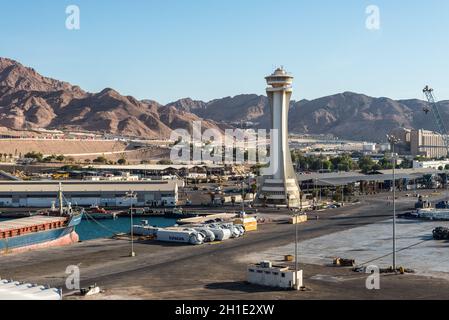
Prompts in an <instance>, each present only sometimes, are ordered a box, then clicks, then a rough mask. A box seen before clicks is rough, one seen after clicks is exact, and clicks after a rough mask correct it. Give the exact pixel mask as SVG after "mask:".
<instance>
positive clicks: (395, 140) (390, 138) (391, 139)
mask: <svg viewBox="0 0 449 320" xmlns="http://www.w3.org/2000/svg"><path fill="white" fill-rule="evenodd" d="M387 139H388V142H389V143H390V144H391V156H392V160H393V270H396V155H395V153H394V147H395V145H396V144H397V143H399V141H400V140H399V139H398V138H396V137H395V136H393V135H387Z"/></svg>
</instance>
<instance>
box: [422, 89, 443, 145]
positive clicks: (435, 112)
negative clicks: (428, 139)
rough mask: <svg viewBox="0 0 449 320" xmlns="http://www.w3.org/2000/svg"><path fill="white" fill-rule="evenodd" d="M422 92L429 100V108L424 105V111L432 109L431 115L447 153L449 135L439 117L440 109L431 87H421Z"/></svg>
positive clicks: (427, 111)
mask: <svg viewBox="0 0 449 320" xmlns="http://www.w3.org/2000/svg"><path fill="white" fill-rule="evenodd" d="M423 92H424V94H425V95H426V98H427V101H428V102H429V105H430V109H429V108H427V107H425V108H424V112H425V113H426V114H428V113H429V112H430V111H432V114H433V117H434V119H435V122H436V125H437V129H438V131H439V132H438V133H439V134H441V137H442V138H443V142H444V146H445V147H446V150H447V153H449V136H448V131H447V128H446V125H445V124H444V122H443V118H442V117H441V113H440V110H439V109H438V105H437V103H436V101H435V96H434V95H433V89H432V88H430V87H429V86H426V87H425V88H424V89H423Z"/></svg>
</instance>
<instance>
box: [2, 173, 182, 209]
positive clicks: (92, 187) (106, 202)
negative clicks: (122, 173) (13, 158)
mask: <svg viewBox="0 0 449 320" xmlns="http://www.w3.org/2000/svg"><path fill="white" fill-rule="evenodd" d="M58 190H59V182H57V181H13V182H0V207H36V208H48V207H50V206H51V205H52V203H53V202H54V201H55V199H56V195H57V193H58ZM63 190H64V196H65V198H66V200H67V202H71V203H72V204H73V205H80V206H91V205H99V206H105V207H127V206H129V205H130V204H131V201H133V204H135V205H145V206H175V205H176V204H177V202H178V180H164V181H132V182H127V181H113V182H110V181H67V182H64V183H63ZM129 191H134V192H136V193H137V199H126V198H125V194H126V193H127V192H129Z"/></svg>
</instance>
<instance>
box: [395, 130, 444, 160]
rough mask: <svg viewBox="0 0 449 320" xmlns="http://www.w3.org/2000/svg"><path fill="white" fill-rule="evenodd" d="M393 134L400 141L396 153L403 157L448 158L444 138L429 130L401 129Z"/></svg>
mask: <svg viewBox="0 0 449 320" xmlns="http://www.w3.org/2000/svg"><path fill="white" fill-rule="evenodd" d="M392 134H393V135H394V136H395V137H396V138H398V139H399V142H398V143H397V144H396V145H395V151H396V152H397V153H399V154H401V155H411V156H423V157H426V158H441V157H446V156H447V148H446V146H445V143H444V139H443V136H442V135H441V134H439V133H436V132H433V131H428V130H423V129H419V130H415V129H405V128H400V129H397V130H394V131H393V132H392Z"/></svg>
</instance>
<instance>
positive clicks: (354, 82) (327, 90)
mask: <svg viewBox="0 0 449 320" xmlns="http://www.w3.org/2000/svg"><path fill="white" fill-rule="evenodd" d="M71 4H75V5H78V6H79V8H80V11H81V15H80V22H81V28H80V30H72V31H70V30H68V29H66V27H65V21H66V17H67V14H66V13H65V10H66V7H67V6H68V5H71ZM368 5H377V6H378V7H379V9H380V30H375V31H374V30H368V29H367V28H366V26H365V21H366V19H367V17H368V14H366V12H365V10H366V8H367V6H368ZM0 39H1V40H0V56H3V57H9V58H12V59H16V60H18V61H20V62H21V63H23V64H25V65H27V66H31V67H33V68H35V69H36V70H37V71H38V72H40V73H41V74H43V75H45V76H50V77H53V78H57V79H60V80H65V81H69V82H71V83H73V84H77V85H80V86H81V87H82V88H83V89H85V90H87V91H91V92H97V91H100V90H102V89H103V88H105V87H112V88H114V89H116V90H118V91H119V92H120V93H122V94H126V95H133V96H135V97H136V98H139V99H144V98H148V99H154V100H157V101H159V102H161V103H168V102H170V101H174V100H176V99H178V98H183V97H191V98H193V99H201V100H206V101H207V100H210V99H214V98H220V97H224V96H233V95H237V94H240V93H257V94H264V90H265V82H264V76H266V75H267V74H269V73H271V71H273V69H274V67H276V66H279V65H284V66H285V68H286V69H287V70H288V71H290V72H291V73H293V75H294V76H295V83H294V90H295V91H294V97H293V98H294V99H296V100H299V99H302V98H307V99H312V98H318V97H321V96H325V95H329V94H334V93H339V92H343V91H355V92H359V93H365V94H368V95H373V96H387V97H391V98H423V95H422V92H421V90H422V88H423V87H424V85H426V84H430V85H431V86H433V87H434V88H435V90H436V91H435V93H436V96H437V98H438V99H440V100H442V99H449V86H448V78H449V2H448V1H446V0H428V1H422V0H413V1H405V0H401V1H400V0H396V1H391V0H389V1H387V0H372V1H364V0H358V1H357V0H345V1H334V0H328V1H323V0H321V1H312V0H310V1H305V0H303V1H301V0H284V1H274V0H272V1H268V0H222V1H218V0H190V1H189V0H146V1H145V0H127V1H125V0H109V1H106V0H71V1H65V0H15V1H9V0H0Z"/></svg>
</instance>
